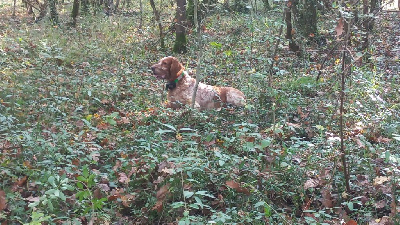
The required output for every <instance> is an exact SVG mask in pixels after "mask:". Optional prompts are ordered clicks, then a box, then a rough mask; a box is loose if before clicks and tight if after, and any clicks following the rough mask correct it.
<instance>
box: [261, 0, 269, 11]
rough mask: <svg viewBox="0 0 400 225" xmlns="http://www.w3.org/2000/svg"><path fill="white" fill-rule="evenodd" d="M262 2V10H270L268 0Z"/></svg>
mask: <svg viewBox="0 0 400 225" xmlns="http://www.w3.org/2000/svg"><path fill="white" fill-rule="evenodd" d="M262 1H263V4H264V10H267V11H268V10H270V9H271V5H270V4H269V1H268V0H262Z"/></svg>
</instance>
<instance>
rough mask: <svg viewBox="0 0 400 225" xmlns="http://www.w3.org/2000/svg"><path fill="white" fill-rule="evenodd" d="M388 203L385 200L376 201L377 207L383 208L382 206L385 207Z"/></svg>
mask: <svg viewBox="0 0 400 225" xmlns="http://www.w3.org/2000/svg"><path fill="white" fill-rule="evenodd" d="M386 205H387V204H386V202H385V200H380V201H378V202H375V208H377V209H382V208H384V207H385V206H386Z"/></svg>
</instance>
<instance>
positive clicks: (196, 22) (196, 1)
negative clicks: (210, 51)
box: [191, 0, 203, 109]
mask: <svg viewBox="0 0 400 225" xmlns="http://www.w3.org/2000/svg"><path fill="white" fill-rule="evenodd" d="M198 6H199V1H198V0H194V21H195V24H194V26H195V30H196V32H197V47H198V51H197V69H196V83H195V85H194V91H193V94H192V106H191V107H192V109H194V106H195V103H196V95H197V89H198V87H199V83H200V74H201V71H200V70H201V59H202V55H203V54H202V53H203V48H202V40H201V29H200V24H199V20H198V18H197V16H198V15H197V12H198Z"/></svg>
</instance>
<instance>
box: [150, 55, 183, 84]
mask: <svg viewBox="0 0 400 225" xmlns="http://www.w3.org/2000/svg"><path fill="white" fill-rule="evenodd" d="M151 70H152V71H153V74H154V76H156V77H157V79H165V80H168V81H174V80H175V79H176V78H177V77H178V76H179V75H181V73H182V72H183V70H184V67H183V66H182V64H181V63H180V62H179V61H178V59H176V58H175V57H172V56H168V57H164V58H162V59H161V60H160V61H159V62H158V63H156V64H154V65H152V66H151Z"/></svg>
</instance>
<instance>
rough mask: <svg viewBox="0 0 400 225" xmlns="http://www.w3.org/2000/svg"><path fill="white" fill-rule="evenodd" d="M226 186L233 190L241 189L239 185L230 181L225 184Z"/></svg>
mask: <svg viewBox="0 0 400 225" xmlns="http://www.w3.org/2000/svg"><path fill="white" fill-rule="evenodd" d="M225 184H226V186H228V187H230V188H233V189H237V188H239V184H238V183H236V182H235V181H233V180H228V181H226V182H225Z"/></svg>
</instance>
